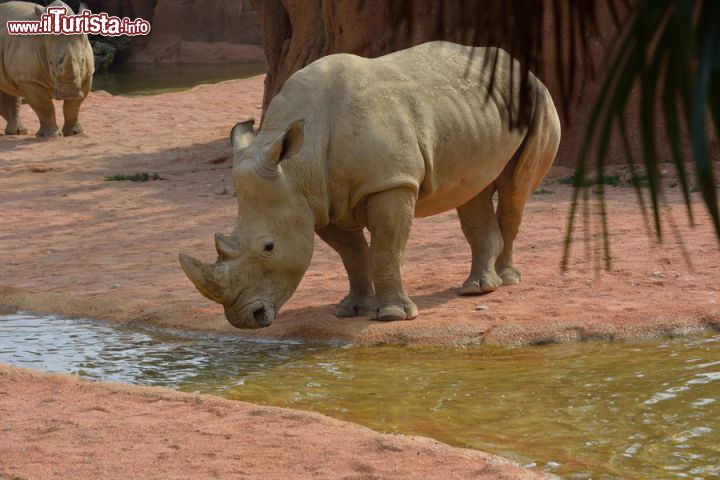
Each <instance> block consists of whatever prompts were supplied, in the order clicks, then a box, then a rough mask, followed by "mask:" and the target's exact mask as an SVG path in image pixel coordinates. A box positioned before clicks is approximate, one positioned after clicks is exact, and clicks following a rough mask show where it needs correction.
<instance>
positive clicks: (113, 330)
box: [0, 314, 720, 479]
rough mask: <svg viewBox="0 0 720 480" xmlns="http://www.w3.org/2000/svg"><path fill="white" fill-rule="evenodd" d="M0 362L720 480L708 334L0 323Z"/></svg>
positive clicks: (619, 475) (565, 468)
mask: <svg viewBox="0 0 720 480" xmlns="http://www.w3.org/2000/svg"><path fill="white" fill-rule="evenodd" d="M0 363H8V364H12V365H18V366H23V367H31V368H37V369H42V370H50V371H61V372H70V373H75V374H79V375H83V376H86V377H89V378H92V379H97V380H113V381H120V382H127V383H136V384H144V385H159V386H166V387H172V388H177V389H180V390H185V391H191V392H194V391H199V392H204V393H212V394H218V395H222V396H226V397H229V398H234V399H240V400H248V401H252V402H256V403H261V404H267V405H278V406H286V407H292V408H300V409H307V410H314V411H317V412H321V413H325V414H327V415H330V416H333V417H337V418H341V419H344V420H350V421H353V422H357V423H360V424H363V425H366V426H369V427H371V428H374V429H376V430H379V431H385V432H397V433H406V434H419V435H425V436H430V437H433V438H436V439H438V440H441V441H444V442H447V443H450V444H452V445H458V446H466V447H472V448H478V449H481V450H486V451H490V452H494V453H497V454H500V455H504V456H507V457H510V458H512V459H514V460H516V461H518V462H520V463H522V464H524V465H529V466H534V467H536V468H539V469H542V470H545V471H549V472H553V473H555V474H558V475H560V476H562V477H564V478H570V479H576V478H577V479H580V478H593V479H606V478H607V479H610V478H612V479H631V478H638V479H639V478H662V479H664V478H697V479H699V478H703V479H705V478H718V477H720V335H718V334H714V335H706V336H701V337H693V338H682V339H674V340H655V341H643V342H628V343H612V344H607V343H585V344H574V345H549V346H542V347H529V348H480V347H475V348H469V349H459V348H453V349H450V348H399V347H374V348H338V347H337V346H321V345H308V344H303V343H292V342H258V341H249V340H243V339H240V338H237V337H223V336H212V335H201V334H191V333H182V332H173V331H159V330H152V329H145V328H139V327H128V326H113V325H109V324H105V323H100V322H92V321H87V320H68V319H61V318H57V317H47V316H46V317H37V316H33V315H29V314H17V315H12V316H4V317H0Z"/></svg>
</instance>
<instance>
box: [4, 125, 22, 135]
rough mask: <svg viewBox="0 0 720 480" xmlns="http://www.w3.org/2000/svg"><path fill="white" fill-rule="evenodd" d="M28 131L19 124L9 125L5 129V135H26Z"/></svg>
mask: <svg viewBox="0 0 720 480" xmlns="http://www.w3.org/2000/svg"><path fill="white" fill-rule="evenodd" d="M26 133H28V129H27V128H25V127H24V126H22V125H20V124H18V123H14V124H13V123H9V122H8V124H7V127H5V135H25V134H26Z"/></svg>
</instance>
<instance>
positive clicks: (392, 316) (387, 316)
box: [370, 300, 418, 322]
mask: <svg viewBox="0 0 720 480" xmlns="http://www.w3.org/2000/svg"><path fill="white" fill-rule="evenodd" d="M417 315H418V309H417V307H416V306H415V304H414V303H413V302H411V301H410V300H405V301H404V302H403V304H402V305H397V304H395V303H390V304H385V305H380V306H379V307H378V309H377V310H375V311H373V312H372V315H371V316H370V318H372V319H373V320H380V321H383V322H391V321H393V320H412V319H413V318H415V317H417Z"/></svg>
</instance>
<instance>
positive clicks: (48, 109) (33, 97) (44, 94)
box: [19, 83, 62, 137]
mask: <svg viewBox="0 0 720 480" xmlns="http://www.w3.org/2000/svg"><path fill="white" fill-rule="evenodd" d="M19 87H20V91H21V92H22V93H23V97H25V99H26V100H27V101H28V103H29V104H30V106H31V107H32V109H33V110H34V111H35V114H36V115H37V116H38V119H39V120H40V130H38V131H37V133H36V134H35V136H36V137H59V136H62V133H61V132H60V129H59V128H58V126H57V121H56V120H55V106H54V105H53V102H52V97H51V94H50V91H49V90H48V89H47V88H45V87H42V86H40V85H36V84H34V83H21V84H20V85H19Z"/></svg>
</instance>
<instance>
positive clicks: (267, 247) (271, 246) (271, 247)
mask: <svg viewBox="0 0 720 480" xmlns="http://www.w3.org/2000/svg"><path fill="white" fill-rule="evenodd" d="M263 250H265V251H266V252H272V251H273V250H275V244H274V243H273V242H267V243H266V244H265V247H264V248H263Z"/></svg>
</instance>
